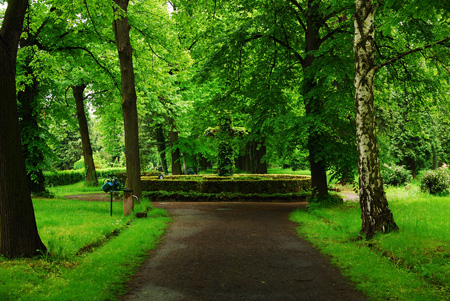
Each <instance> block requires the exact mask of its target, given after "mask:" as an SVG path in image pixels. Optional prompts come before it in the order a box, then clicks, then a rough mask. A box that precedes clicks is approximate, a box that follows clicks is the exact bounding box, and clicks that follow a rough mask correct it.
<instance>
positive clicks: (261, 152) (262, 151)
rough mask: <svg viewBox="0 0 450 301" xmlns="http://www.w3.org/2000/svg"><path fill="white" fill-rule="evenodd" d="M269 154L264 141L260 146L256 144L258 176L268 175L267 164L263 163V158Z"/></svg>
mask: <svg viewBox="0 0 450 301" xmlns="http://www.w3.org/2000/svg"><path fill="white" fill-rule="evenodd" d="M266 152H267V148H266V145H265V144H264V141H262V142H261V143H260V144H259V147H258V144H256V149H255V157H256V158H255V159H256V173H257V174H267V163H266V162H263V160H262V159H263V157H264V156H265V155H266Z"/></svg>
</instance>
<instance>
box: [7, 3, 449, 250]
mask: <svg viewBox="0 0 450 301" xmlns="http://www.w3.org/2000/svg"><path fill="white" fill-rule="evenodd" d="M1 3H3V4H4V5H5V6H4V7H3V8H1V9H0V15H1V16H2V19H0V24H1V26H2V29H1V32H0V33H1V39H2V40H1V41H3V42H2V43H6V42H5V41H12V40H14V41H17V45H18V47H17V50H18V53H17V60H16V59H14V60H13V61H10V62H13V63H14V65H15V66H16V68H15V70H17V73H16V74H15V83H16V85H17V89H16V85H14V87H13V83H12V82H8V84H6V83H2V84H4V85H5V89H6V86H7V88H8V89H11V91H13V90H16V98H17V103H18V115H17V121H18V127H19V128H20V131H21V142H22V143H21V147H22V148H23V152H24V158H25V164H26V174H27V179H28V182H29V184H30V185H31V187H32V190H33V191H40V190H42V189H45V188H43V187H44V186H43V183H44V179H43V173H42V171H43V170H51V169H71V168H74V166H77V162H80V160H81V158H82V157H84V159H86V156H87V155H90V153H92V158H93V159H92V160H93V161H94V163H93V164H91V165H95V166H97V167H98V166H101V167H106V166H127V173H128V179H129V183H128V184H129V188H133V187H134V188H135V189H136V190H137V191H140V188H139V185H140V184H139V183H140V180H139V179H140V174H141V172H145V171H150V170H160V171H161V172H164V173H168V172H170V171H171V172H172V173H174V174H175V173H183V172H184V173H185V172H187V171H188V170H193V171H195V172H198V170H200V169H207V168H208V167H211V166H213V165H214V163H217V162H222V161H220V160H221V159H218V155H220V154H218V153H220V152H222V153H223V145H224V144H223V141H222V142H220V141H219V140H220V139H210V138H208V137H207V135H205V131H206V130H207V129H208V128H213V127H215V126H217V125H218V124H219V122H220V119H221V117H220V116H221V114H222V113H223V112H228V114H229V115H230V118H231V119H232V120H233V126H234V127H236V128H241V129H243V131H245V133H246V134H245V135H237V136H235V137H234V138H232V139H231V138H230V139H229V141H228V142H227V145H228V146H227V148H226V153H227V158H228V159H227V160H228V161H227V164H228V165H230V164H233V163H234V164H235V166H236V167H237V168H239V169H242V170H244V171H247V172H252V173H261V172H267V166H268V165H272V166H284V167H292V168H294V169H298V168H302V169H309V170H310V171H311V175H312V185H313V189H314V193H315V194H316V195H317V196H318V197H327V195H328V185H329V182H328V180H329V175H330V174H331V176H332V177H334V178H335V179H336V180H338V181H341V182H342V183H344V182H353V181H354V179H355V175H356V174H357V173H358V174H359V183H358V184H357V185H359V188H360V193H361V194H360V198H361V202H362V203H361V204H368V206H369V207H367V208H372V207H370V206H372V205H373V204H374V203H376V202H377V201H376V200H380V199H381V200H383V201H382V203H384V202H385V201H384V198H385V197H384V192H383V188H382V187H383V183H382V181H381V180H380V179H381V175H380V168H381V167H380V166H381V164H383V163H388V164H396V165H403V166H405V167H406V168H407V169H408V170H410V171H411V172H412V175H413V176H414V177H415V176H417V174H418V173H419V172H420V171H421V170H424V169H431V168H436V167H438V166H440V165H442V164H445V163H448V159H449V158H450V147H449V145H448V141H449V139H448V137H447V135H446V133H447V131H448V128H449V126H450V121H449V118H448V115H449V114H448V113H449V111H450V107H449V104H450V102H449V97H450V96H449V94H448V89H449V73H450V51H449V46H450V18H449V14H450V11H449V9H448V7H450V6H449V3H448V1H437V0H428V1H419V0H414V1H394V0H388V1H383V2H379V1H372V0H364V1H363V0H355V1H353V0H345V1H338V0H330V1H323V0H314V1H313V0H282V1H261V0H245V1H236V0H230V1H217V0H207V1H189V0H173V1H166V0H144V1H127V0H120V1H119V0H115V1H103V0H89V1H86V0H84V1H71V2H67V1H60V0H45V1H30V4H32V5H29V6H28V7H27V10H26V14H25V15H24V16H23V20H24V21H23V24H20V26H19V24H14V22H13V21H11V17H10V15H8V10H9V11H10V12H13V13H12V14H14V16H16V15H17V14H18V10H17V9H18V8H17V5H18V3H21V5H25V4H27V3H28V2H27V1H18V0H17V1H1ZM6 4H7V7H8V10H6ZM21 13H22V11H21ZM17 16H18V15H17ZM17 16H16V17H17ZM365 22H368V23H365ZM11 24H14V26H15V27H17V28H15V27H14V26H13V27H14V28H15V29H14V30H16V31H15V32H14V39H12V36H13V35H11V33H10V32H11V31H10V30H12V28H13V27H11V26H12V25H11ZM18 28H19V29H21V33H20V34H18V33H17V30H18ZM11 39H12V40H11ZM8 43H9V42H8ZM5 45H6V44H5ZM19 46H20V47H19ZM2 47H3V46H2ZM5 47H6V46H5ZM2 70H3V71H2V72H3V73H5V72H9V71H6V69H2ZM8 70H9V69H8ZM2 76H5V75H4V74H2ZM77 87H78V88H80V87H83V88H84V89H83V93H81V94H74V93H72V90H73V91H76V89H77ZM362 87H364V88H362ZM358 89H359V90H358ZM2 91H3V88H2ZM5 91H6V90H5ZM11 95H12V94H11ZM11 95H10V96H9V97H13V96H14V95H12V96H11ZM77 95H82V97H81V96H80V97H81V98H82V102H83V103H82V104H81V102H80V101H78V110H77V105H76V104H77V103H76V101H75V100H76V98H77ZM79 100H80V99H79ZM2 101H3V100H2ZM83 107H84V111H85V112H86V118H85V122H84V123H83V124H85V125H83V126H81V123H80V124H79V123H78V122H77V112H78V114H80V112H81V111H83V110H82V109H83ZM12 109H13V108H12ZM221 112H222V113H221ZM7 120H8V121H7V122H8V123H9V124H12V123H13V122H15V121H12V120H10V119H7ZM5 122H6V121H5ZM82 128H83V129H84V130H83V129H82ZM86 128H87V129H86ZM2 130H3V129H2ZM80 131H81V135H80ZM83 133H84V134H83ZM86 133H88V134H89V137H90V140H89V144H91V150H89V148H86V147H85V146H83V147H82V140H83V139H82V138H83V137H85V136H86ZM83 143H84V142H83ZM8 147H9V146H8ZM221 150H222V151H221ZM366 155H368V156H367V157H365V156H366ZM231 158H234V160H231ZM372 159H373V160H372ZM2 160H3V159H2ZM169 161H171V163H172V164H168V162H169ZM84 162H87V161H84ZM366 163H367V164H368V165H364V164H366ZM18 164H19V163H18ZM85 165H86V166H87V163H84V164H82V166H85ZM131 166H133V167H131ZM92 168H94V167H90V170H92ZM227 168H228V167H227ZM89 173H91V172H89ZM5 176H6V175H5ZM2 179H3V178H2ZM374 183H376V185H377V188H374V187H373V184H374ZM138 194H139V192H138ZM366 196H369V199H367V198H366ZM385 205H387V202H386V204H385ZM383 206H384V205H383ZM385 207H386V208H387V206H385ZM362 208H363V211H364V208H366V207H364V206H363V205H362ZM368 210H369V211H370V209H368ZM386 214H387V215H389V214H388V213H386ZM392 221H393V220H392ZM381 224H382V223H381ZM381 224H380V225H381ZM390 225H391V226H392V227H390V226H388V227H387V228H391V229H394V228H396V227H395V226H394V223H391V224H390ZM384 226H386V224H385V225H384ZM381 227H383V226H381ZM363 228H364V223H363ZM385 228H386V227H385ZM387 228H386V229H387ZM380 229H381V228H376V227H375V228H373V229H372V230H367V231H366V230H364V231H362V232H363V233H365V234H368V235H369V236H370V235H371V234H372V232H373V231H375V232H376V231H380ZM0 247H1V246H0Z"/></svg>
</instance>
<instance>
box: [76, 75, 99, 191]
mask: <svg viewBox="0 0 450 301" xmlns="http://www.w3.org/2000/svg"><path fill="white" fill-rule="evenodd" d="M84 89H86V85H84V84H83V85H78V86H73V87H72V92H73V97H74V98H75V103H76V105H77V118H78V125H79V127H80V136H81V149H82V152H83V158H84V167H85V169H86V182H87V183H88V184H91V185H93V186H98V178H97V173H96V172H95V164H94V157H93V155H92V147H91V139H90V137H89V128H88V123H87V119H86V112H85V111H84V96H83V94H84Z"/></svg>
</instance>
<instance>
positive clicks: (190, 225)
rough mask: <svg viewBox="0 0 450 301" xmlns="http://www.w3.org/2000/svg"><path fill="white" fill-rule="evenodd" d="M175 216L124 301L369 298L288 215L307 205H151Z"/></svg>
mask: <svg viewBox="0 0 450 301" xmlns="http://www.w3.org/2000/svg"><path fill="white" fill-rule="evenodd" d="M154 206H155V207H159V208H164V209H167V210H168V211H169V213H170V215H171V216H172V218H173V223H172V224H171V225H170V227H169V229H168V231H167V234H166V235H165V237H164V240H163V242H162V243H161V244H160V246H159V248H158V249H157V250H156V251H153V252H151V254H150V257H149V258H148V259H147V260H146V261H145V263H144V264H143V266H142V267H141V269H140V271H139V272H138V273H137V274H136V275H135V276H134V277H133V278H132V280H131V282H130V283H129V289H128V292H127V293H126V294H125V295H124V296H122V298H121V300H164V301H168V300H365V298H364V296H363V295H362V294H361V293H359V292H357V291H355V290H354V289H352V288H351V285H350V284H349V283H348V282H347V281H346V280H344V279H343V278H342V276H341V275H340V273H339V272H338V271H337V269H335V268H334V267H332V266H330V264H329V263H328V262H327V260H326V259H325V258H324V257H323V256H322V255H320V253H319V252H318V251H317V250H315V249H314V248H312V247H311V245H310V244H309V243H308V242H306V241H304V240H302V239H300V238H298V237H297V235H296V231H295V227H296V224H294V223H292V222H290V221H289V219H288V216H289V213H290V212H292V211H293V210H294V209H295V208H298V207H304V206H305V204H304V203H154Z"/></svg>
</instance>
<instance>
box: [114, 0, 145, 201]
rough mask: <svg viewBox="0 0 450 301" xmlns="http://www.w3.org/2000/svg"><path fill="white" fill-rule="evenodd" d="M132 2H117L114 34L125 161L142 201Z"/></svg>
mask: <svg viewBox="0 0 450 301" xmlns="http://www.w3.org/2000/svg"><path fill="white" fill-rule="evenodd" d="M128 2H129V1H128V0H114V3H115V4H116V5H117V6H114V7H113V10H114V21H113V30H114V37H115V40H116V45H117V51H118V52H119V61H120V75H121V88H122V111H123V121H124V129H125V157H126V160H127V163H126V164H127V167H126V168H127V188H128V189H133V193H134V195H136V196H137V197H138V198H141V196H142V186H141V166H140V156H139V129H138V113H137V107H136V102H137V95H136V88H135V81H134V70H133V56H132V53H133V49H132V47H131V42H130V25H129V23H128V17H127V8H128Z"/></svg>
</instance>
